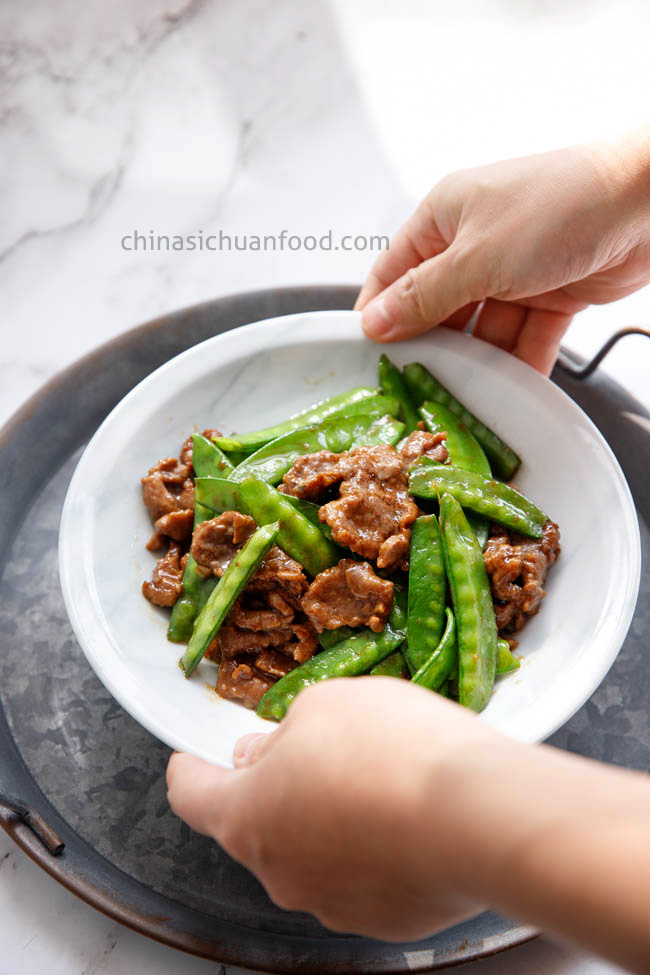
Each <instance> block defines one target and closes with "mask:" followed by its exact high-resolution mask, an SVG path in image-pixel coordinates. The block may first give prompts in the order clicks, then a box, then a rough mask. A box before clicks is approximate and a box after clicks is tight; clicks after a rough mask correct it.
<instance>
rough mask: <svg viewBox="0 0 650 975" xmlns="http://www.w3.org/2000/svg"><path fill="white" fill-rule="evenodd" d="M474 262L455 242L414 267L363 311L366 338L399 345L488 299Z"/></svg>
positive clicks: (478, 267) (479, 270)
mask: <svg viewBox="0 0 650 975" xmlns="http://www.w3.org/2000/svg"><path fill="white" fill-rule="evenodd" d="M480 272H481V268H480V265H478V263H477V261H476V259H475V258H473V257H470V255H469V254H468V253H467V252H466V251H465V250H464V249H463V250H461V248H460V247H459V246H458V245H457V244H456V243H455V242H454V243H453V244H451V246H450V247H448V248H447V250H445V251H442V253H441V254H437V255H436V256H435V257H432V258H430V259H429V260H427V261H423V262H422V263H421V264H418V265H417V266H416V267H413V268H411V269H410V270H409V271H407V272H406V274H404V275H402V277H401V278H398V279H397V281H394V282H393V284H391V285H390V286H389V287H388V288H386V289H385V290H384V291H382V292H381V294H379V295H377V297H376V298H374V299H373V300H372V301H371V302H370V303H369V304H368V305H366V307H365V308H364V309H363V311H362V318H361V323H362V325H363V329H364V331H365V333H366V335H367V336H368V337H369V338H371V339H374V340H375V341H377V342H395V341H397V340H398V339H407V338H410V337H411V336H413V335H420V334H421V333H422V332H428V331H429V329H431V328H434V326H436V325H440V324H441V323H442V322H444V321H446V320H447V319H448V318H449V317H450V316H451V315H452V314H453V313H454V312H455V311H458V310H459V309H460V308H463V307H464V306H465V305H468V304H470V303H471V302H476V301H481V300H482V299H483V298H485V297H486V295H485V294H483V293H482V291H483V290H484V285H482V280H483V279H484V275H483V274H481V273H480Z"/></svg>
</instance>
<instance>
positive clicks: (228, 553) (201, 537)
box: [190, 511, 257, 577]
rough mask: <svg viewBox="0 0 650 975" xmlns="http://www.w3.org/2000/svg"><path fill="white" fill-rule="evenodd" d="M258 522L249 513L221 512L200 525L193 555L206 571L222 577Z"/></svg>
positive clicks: (196, 534)
mask: <svg viewBox="0 0 650 975" xmlns="http://www.w3.org/2000/svg"><path fill="white" fill-rule="evenodd" d="M256 528H257V525H256V524H255V522H254V521H253V519H252V518H249V516H248V515H241V514H239V512H238V511H224V512H223V514H221V515H219V516H218V517H217V518H211V519H210V520H209V521H204V522H203V524H201V525H199V526H198V527H197V529H196V531H195V532H194V536H193V538H192V547H191V549H190V551H191V553H192V558H193V559H194V561H195V562H196V563H197V565H198V566H199V567H200V568H201V569H203V570H205V571H206V572H213V573H214V574H215V575H216V576H219V577H221V576H222V575H223V574H224V572H225V571H226V568H227V567H228V565H229V564H230V563H231V562H232V560H233V559H234V557H235V555H236V554H237V552H238V551H239V550H240V548H241V547H242V545H244V543H245V542H247V541H248V539H249V538H250V537H251V535H252V534H253V533H254V532H255V529H256Z"/></svg>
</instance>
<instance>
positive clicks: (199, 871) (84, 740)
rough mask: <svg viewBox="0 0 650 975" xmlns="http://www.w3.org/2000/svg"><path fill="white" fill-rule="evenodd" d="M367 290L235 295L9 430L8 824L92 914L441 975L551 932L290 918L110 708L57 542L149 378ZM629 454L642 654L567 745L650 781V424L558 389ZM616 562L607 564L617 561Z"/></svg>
mask: <svg viewBox="0 0 650 975" xmlns="http://www.w3.org/2000/svg"><path fill="white" fill-rule="evenodd" d="M355 294H356V289H355V288H349V287H340V288H336V287H330V288H326V287H322V288H294V289H279V290H273V291H262V292H257V293H252V294H246V295H240V296H235V297H230V298H223V299H218V300H215V301H211V302H208V303H206V304H203V305H199V306H197V307H194V308H190V309H188V310H185V311H181V312H177V313H175V314H172V315H168V316H166V317H164V318H161V319H158V320H156V321H154V322H151V323H148V324H146V325H143V326H140V327H139V328H136V329H133V330H132V331H130V332H128V333H127V334H126V335H124V336H121V337H119V338H118V339H115V340H114V341H112V342H109V343H108V344H106V345H104V346H102V347H101V348H100V349H98V350H97V351H96V352H93V353H92V354H90V355H88V356H86V357H85V358H83V359H81V360H80V361H79V362H77V363H76V364H74V365H73V366H71V367H70V368H69V369H67V370H65V371H64V372H63V373H61V374H60V375H59V376H57V377H56V378H55V379H54V380H52V381H51V382H50V383H48V384H47V385H46V386H45V387H43V389H42V390H41V391H40V392H38V393H37V394H36V395H35V396H34V397H33V398H32V399H31V400H30V401H29V402H28V403H27V404H26V405H25V406H24V407H23V408H22V409H21V410H20V411H19V412H18V413H17V414H16V415H15V416H14V417H13V419H12V420H11V421H10V422H9V423H8V424H7V425H6V427H5V428H4V430H3V431H2V432H1V433H0V461H1V462H0V496H1V497H2V500H3V504H2V507H1V509H0V648H1V654H0V793H1V795H0V825H2V826H3V827H4V829H5V830H6V831H7V832H8V833H9V834H10V835H11V836H12V837H13V839H14V840H15V841H16V842H17V843H18V844H19V845H20V846H21V847H22V849H23V850H25V852H26V853H27V854H28V855H29V856H30V857H31V858H32V859H33V860H34V861H36V862H37V863H38V864H39V865H40V866H41V867H42V868H43V869H44V870H46V871H47V872H48V873H50V874H51V875H52V876H54V877H55V878H56V879H57V880H58V881H59V882H60V883H62V884H63V885H64V886H65V887H67V888H68V889H69V890H72V891H73V892H74V893H76V894H78V895H79V896H80V897H81V898H82V899H83V900H85V901H86V902H87V903H89V904H92V905H93V906H94V907H96V908H98V909H99V910H101V911H103V912H104V913H106V914H108V915H109V916H110V917H113V918H115V919H117V920H119V921H121V922H122V923H124V924H127V925H129V926H130V927H132V928H134V929H135V930H137V931H140V932H142V933H143V934H147V935H149V936H150V937H152V938H155V939H156V940H158V941H161V942H163V943H165V944H169V945H173V946H174V947H177V948H181V949H184V950H186V951H189V952H192V953H194V954H197V955H202V956H204V957H207V958H211V959H214V960H216V961H219V962H222V963H226V964H236V965H240V966H244V967H246V968H250V969H257V970H261V971H266V972H271V971H272V972H284V973H294V972H295V973H318V975H328V973H335V972H336V973H340V972H343V971H345V972H349V973H370V972H372V973H377V972H395V973H397V972H400V973H401V972H407V971H409V972H414V971H431V970H434V969H437V968H442V967H445V966H448V965H452V964H458V963H461V962H465V961H470V960H472V959H476V958H481V957H484V956H486V955H489V954H492V953H494V952H497V951H501V950H503V949H505V948H509V947H512V946H514V945H517V944H521V943H522V942H523V941H526V940H528V939H530V938H531V937H533V936H534V934H535V932H534V931H533V929H531V928H529V927H526V926H523V925H520V924H518V923H515V922H512V921H509V920H507V919H504V918H500V917H498V916H497V915H495V914H492V913H486V914H483V915H481V916H480V917H479V918H476V919H474V920H472V921H469V922H467V923H465V924H461V925H458V926H456V927H454V928H451V929H449V930H448V931H445V932H443V933H442V934H439V935H437V936H436V937H434V938H431V939H429V940H427V941H424V942H419V943H417V944H411V945H387V944H384V943H381V942H377V941H371V940H368V939H364V938H357V937H352V936H341V935H336V934H333V933H332V932H329V931H327V930H326V929H324V928H323V927H322V926H321V925H319V924H318V923H317V922H316V921H315V920H314V919H313V918H312V917H310V916H308V915H306V914H297V913H289V912H286V911H282V910H280V909H278V908H276V907H275V906H274V905H273V904H272V903H271V902H270V901H269V900H268V898H267V897H266V895H265V893H264V891H263V889H262V888H261V886H260V885H259V884H258V883H257V881H256V880H255V879H254V878H253V877H252V876H251V875H250V874H249V873H248V872H247V871H246V870H244V869H243V868H242V867H240V866H239V865H238V864H236V863H235V862H234V861H233V860H231V859H230V858H229V857H228V856H227V855H226V854H225V853H224V852H223V851H222V850H221V849H220V848H219V847H217V845H216V844H214V843H212V842H211V841H209V840H207V839H206V838H204V837H201V836H198V835H195V834H193V833H191V831H190V830H189V829H188V827H187V826H185V825H184V824H183V823H181V822H180V821H179V820H177V819H176V818H175V817H174V816H172V815H171V813H170V811H169V809H168V806H167V803H166V798H165V785H164V771H165V766H166V762H167V758H168V755H169V750H168V749H167V748H166V747H165V746H164V745H162V744H161V743H160V742H158V741H157V740H156V739H154V738H153V737H151V736H150V735H149V734H148V733H147V732H146V731H145V730H144V729H143V728H141V727H140V726H139V725H138V724H136V723H135V722H134V721H133V720H132V719H131V718H130V717H129V716H128V715H127V714H126V713H125V712H124V711H123V710H122V709H121V708H120V707H119V705H118V704H117V703H116V702H115V701H114V700H113V698H112V697H111V696H110V695H109V694H108V692H107V691H106V690H105V688H104V687H103V686H102V684H101V683H100V682H99V680H98V679H97V678H96V677H95V675H94V673H93V672H92V671H91V670H90V668H89V666H88V664H87V663H86V660H85V657H84V656H83V654H82V653H81V651H80V649H79V647H78V646H77V644H76V642H75V640H74V637H73V635H72V632H71V629H70V626H69V623H68V620H67V617H66V613H65V610H64V607H63V602H62V598H61V594H60V591H59V582H58V571H57V553H56V546H57V533H58V522H59V516H60V510H61V506H62V503H63V498H64V496H65V492H66V489H67V485H68V482H69V479H70V477H71V474H72V471H73V470H74V467H75V464H76V461H77V458H78V456H79V453H80V450H81V448H82V446H83V444H84V443H85V442H86V441H87V440H88V439H89V438H90V436H91V435H92V434H93V432H94V431H95V429H96V427H97V426H98V424H99V423H100V422H101V420H102V419H103V417H104V416H105V415H106V414H107V413H108V412H109V411H110V410H111V409H112V407H113V406H114V405H115V403H117V402H118V401H119V400H120V399H121V397H122V396H123V395H124V394H125V393H126V392H127V391H128V390H129V389H131V388H132V386H134V385H135V384H136V383H137V382H138V381H139V380H140V379H142V378H143V376H145V375H147V374H148V373H149V372H151V371H152V370H153V369H155V368H156V367H157V366H158V365H160V364H161V363H162V362H164V361H166V360H167V359H169V358H170V357H171V356H173V355H176V354H177V353H178V352H181V351H182V350H184V349H186V348H188V347H189V346H191V345H194V344H195V343H196V342H199V341H202V340H203V339H205V338H207V337H209V336H211V335H214V334H215V333H218V332H223V331H226V330H227V329H230V328H234V327H236V326H237V325H240V324H243V323H246V322H250V321H255V320H258V319H263V318H267V317H271V316H274V315H281V314H290V313H292V312H297V311H304V310H309V309H325V308H349V307H350V306H351V304H352V301H353V299H354V296H355ZM554 378H555V379H556V381H558V382H559V383H560V385H562V386H563V387H564V388H565V389H566V390H567V391H568V392H569V394H570V395H571V396H572V397H573V398H574V399H576V400H577V402H579V403H580V405H581V406H582V407H583V409H585V410H586V411H587V413H589V414H590V416H591V417H592V418H593V419H594V420H595V422H596V423H597V424H598V426H599V427H600V428H601V430H602V431H603V433H604V435H605V436H606V437H607V439H608V440H609V442H610V444H612V446H613V447H614V450H615V452H616V453H617V455H618V457H619V460H620V461H621V464H622V466H623V468H624V470H625V473H626V475H627V478H628V480H629V482H630V485H631V487H632V490H633V493H634V495H635V498H636V502H637V505H638V509H639V517H640V521H641V525H642V535H643V546H644V557H645V559H644V575H643V581H642V585H641V595H640V599H639V604H638V608H637V612H636V615H635V617H634V621H633V623H632V627H631V630H630V633H629V636H628V638H627V640H626V643H625V646H624V648H623V650H622V652H621V654H620V656H619V658H618V660H617V662H616V664H615V666H614V667H613V669H612V671H611V672H610V674H609V675H608V677H607V679H606V681H605V682H604V684H603V685H602V686H601V687H600V689H599V690H598V691H597V693H596V694H595V695H594V696H593V697H592V698H591V700H590V701H589V702H588V703H587V704H586V705H585V707H584V708H583V709H582V710H581V711H580V712H579V713H578V714H577V715H575V717H574V718H572V719H571V721H570V722H569V723H568V724H567V725H566V726H565V727H564V728H562V729H561V730H560V731H559V732H558V733H557V734H556V735H554V737H553V739H552V741H553V743H554V744H555V745H558V746H559V747H562V748H568V749H569V750H571V751H575V752H579V753H581V754H585V755H591V756H594V757H597V758H600V759H603V760H605V761H608V762H615V763H618V764H621V765H626V766H631V767H635V768H643V769H647V768H648V766H649V764H650V762H649V756H650V727H649V715H648V710H647V700H648V697H649V696H650V668H648V666H647V664H646V661H645V649H646V647H647V643H648V637H649V635H650V574H649V571H648V564H649V563H648V558H647V555H648V551H649V538H650V536H649V532H648V525H649V523H650V489H649V486H648V478H647V472H648V470H649V469H650V435H649V432H650V418H649V416H648V414H647V412H646V411H645V410H644V409H643V408H642V407H641V406H640V405H639V404H638V403H635V402H634V401H633V400H632V399H631V398H630V397H629V396H628V395H627V394H626V393H625V392H624V391H623V390H622V389H621V388H620V387H618V386H616V385H615V384H614V383H612V382H611V381H608V380H606V379H604V378H602V377H598V378H590V379H588V380H586V381H580V380H579V379H577V378H574V377H572V376H571V375H570V374H569V373H568V372H566V371H564V372H563V371H560V370H557V371H556V375H555V377H554ZM606 557H607V553H606V552H604V553H603V560H605V559H606Z"/></svg>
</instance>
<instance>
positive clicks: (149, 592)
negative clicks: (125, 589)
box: [142, 542, 185, 606]
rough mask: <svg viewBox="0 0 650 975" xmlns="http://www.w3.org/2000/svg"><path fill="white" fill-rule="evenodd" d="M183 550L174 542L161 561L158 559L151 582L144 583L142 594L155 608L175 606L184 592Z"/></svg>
mask: <svg viewBox="0 0 650 975" xmlns="http://www.w3.org/2000/svg"><path fill="white" fill-rule="evenodd" d="M184 561H185V560H184V558H183V549H182V548H181V546H180V545H178V544H177V543H176V542H172V543H171V544H170V546H169V549H168V550H167V552H166V553H165V555H163V557H162V558H161V559H158V561H157V563H156V565H155V567H154V570H153V576H152V579H151V582H143V583H142V593H143V595H144V596H146V598H147V599H148V600H149V602H150V603H153V604H154V606H173V605H174V603H175V602H176V600H177V599H178V597H179V596H180V594H181V590H182V588H183V587H182V580H183V572H184V571H185V565H184Z"/></svg>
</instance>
